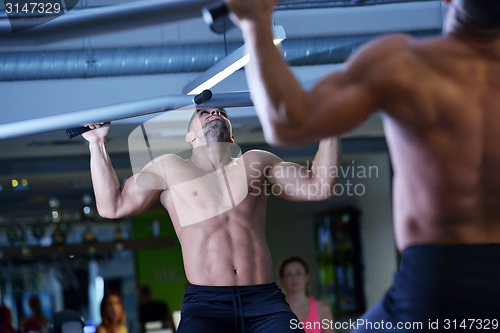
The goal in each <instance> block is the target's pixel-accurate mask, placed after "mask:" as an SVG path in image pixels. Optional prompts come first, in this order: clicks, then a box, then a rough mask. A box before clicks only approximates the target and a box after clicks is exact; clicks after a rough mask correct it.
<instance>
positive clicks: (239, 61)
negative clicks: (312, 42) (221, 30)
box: [182, 25, 286, 95]
mask: <svg viewBox="0 0 500 333" xmlns="http://www.w3.org/2000/svg"><path fill="white" fill-rule="evenodd" d="M273 36H274V39H273V41H274V45H278V44H279V43H281V42H282V41H283V40H284V39H285V38H286V34H285V30H284V29H283V26H281V25H278V26H274V27H273ZM249 60H250V55H249V54H248V53H247V52H246V50H245V45H243V46H241V47H240V48H238V49H237V50H235V51H234V52H232V53H231V54H229V55H228V56H227V57H225V58H224V59H222V60H221V61H219V62H218V63H216V64H215V65H213V66H212V67H210V68H209V69H207V70H206V71H205V72H204V73H203V74H201V75H200V76H198V77H197V78H196V79H194V80H193V81H191V82H190V83H188V84H187V85H186V86H185V87H184V89H182V93H183V94H188V95H197V94H199V93H201V92H202V91H203V90H205V89H210V88H212V87H213V86H215V85H216V84H217V83H219V82H221V81H222V80H224V79H225V78H226V77H228V76H229V75H231V74H233V73H234V72H236V71H237V70H238V69H240V68H242V67H243V66H245V65H246V64H247V63H248V61H249Z"/></svg>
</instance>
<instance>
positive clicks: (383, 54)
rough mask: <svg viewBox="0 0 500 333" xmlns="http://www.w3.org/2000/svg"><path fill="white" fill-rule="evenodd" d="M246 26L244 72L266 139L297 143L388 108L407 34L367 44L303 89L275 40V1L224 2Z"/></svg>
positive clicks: (335, 131) (343, 128)
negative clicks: (396, 62)
mask: <svg viewBox="0 0 500 333" xmlns="http://www.w3.org/2000/svg"><path fill="white" fill-rule="evenodd" d="M225 1H226V3H227V5H228V6H229V8H230V10H231V11H232V13H233V14H232V15H234V16H233V17H232V18H233V20H235V21H236V23H237V24H238V25H239V26H240V27H241V29H242V30H243V37H244V39H245V45H246V47H247V50H248V51H249V53H250V62H249V64H248V65H247V68H246V70H245V72H246V75H247V80H248V84H249V87H250V90H251V93H252V99H253V102H254V104H255V106H256V110H257V114H258V116H259V119H260V121H261V123H262V127H263V130H264V135H265V137H266V141H267V142H268V143H270V144H278V145H298V144H304V143H309V142H314V141H318V140H319V139H321V138H324V137H329V136H333V135H339V134H342V133H345V132H347V131H349V130H351V129H353V128H354V127H356V126H357V125H359V124H360V123H362V122H363V121H364V120H366V119H367V118H368V116H369V115H370V114H371V113H372V112H374V111H376V110H377V109H378V108H380V107H382V106H383V103H384V100H385V94H386V91H387V89H386V88H387V86H388V82H389V80H387V78H388V77H390V73H388V72H387V71H388V68H390V67H391V66H390V64H391V61H392V59H394V56H395V54H396V53H398V52H394V51H396V50H398V49H399V50H401V49H404V47H405V45H406V42H405V37H402V36H399V37H391V38H386V39H384V40H382V41H377V42H376V43H371V44H370V45H369V46H367V47H366V46H365V47H362V48H361V49H360V50H359V51H358V52H357V53H356V54H355V55H354V56H353V57H351V58H350V59H349V61H348V62H347V64H346V66H345V67H344V68H343V69H342V70H340V71H338V72H335V73H332V74H330V75H328V76H327V77H326V78H325V79H323V80H322V81H321V82H320V83H319V84H317V85H316V86H315V87H314V88H313V89H312V90H311V91H309V92H306V91H304V90H303V89H302V87H301V85H300V84H299V82H298V81H297V80H296V78H295V77H294V75H293V73H292V72H291V71H290V70H289V68H288V67H287V65H286V63H285V62H284V60H283V58H282V56H281V54H280V53H279V51H278V50H277V48H276V46H275V45H274V43H273V35H272V30H271V15H272V11H273V8H274V4H275V2H276V1H275V0H225Z"/></svg>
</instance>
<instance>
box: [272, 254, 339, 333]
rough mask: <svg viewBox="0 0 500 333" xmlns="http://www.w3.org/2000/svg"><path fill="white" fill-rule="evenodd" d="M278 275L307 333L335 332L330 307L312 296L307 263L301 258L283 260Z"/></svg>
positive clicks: (288, 300)
mask: <svg viewBox="0 0 500 333" xmlns="http://www.w3.org/2000/svg"><path fill="white" fill-rule="evenodd" d="M278 275H279V278H280V282H281V285H282V286H283V288H284V289H285V294H286V301H287V302H288V304H289V305H290V308H292V311H293V312H294V313H295V315H296V316H297V317H298V318H299V321H300V322H301V323H302V325H303V326H304V330H305V331H306V333H332V332H335V331H334V324H333V323H334V321H333V314H332V310H331V309H330V306H329V305H328V304H327V303H325V302H323V301H320V300H316V299H315V298H314V297H312V296H311V292H310V290H309V289H310V286H309V282H310V280H311V274H310V269H309V265H308V264H307V262H306V261H305V260H304V259H303V258H301V257H299V256H292V257H288V258H286V259H283V261H282V262H281V263H280V264H279V266H278ZM324 320H325V322H323V321H324ZM325 323H327V324H325ZM302 325H301V326H302Z"/></svg>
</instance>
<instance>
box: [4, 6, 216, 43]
mask: <svg viewBox="0 0 500 333" xmlns="http://www.w3.org/2000/svg"><path fill="white" fill-rule="evenodd" d="M213 2H214V0H189V1H186V0H144V1H136V2H130V3H124V4H119V5H112V6H103V7H98V8H93V9H88V10H82V11H69V12H67V13H66V14H64V15H61V16H59V17H57V18H56V19H53V20H51V21H49V22H47V18H38V19H36V18H35V19H30V20H20V21H19V23H17V24H29V25H30V26H33V27H32V28H29V29H27V30H24V31H19V32H17V33H14V32H13V29H12V26H11V22H9V20H0V46H13V45H38V44H43V43H50V42H56V41H62V40H67V39H71V38H78V37H83V36H89V35H97V34H102V33H109V32H114V31H122V30H126V29H131V28H138V27H145V26H149V25H154V24H163V23H168V22H175V21H182V20H186V19H191V18H196V17H201V9H202V8H203V7H204V6H206V5H208V4H210V3H213ZM36 20H39V22H40V23H42V22H46V23H43V24H40V25H37V26H34V25H35V24H36V22H37V21H36ZM23 22H24V23H23Z"/></svg>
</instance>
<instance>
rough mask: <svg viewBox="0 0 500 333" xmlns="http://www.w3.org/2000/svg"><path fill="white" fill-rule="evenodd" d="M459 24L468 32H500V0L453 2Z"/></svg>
mask: <svg viewBox="0 0 500 333" xmlns="http://www.w3.org/2000/svg"><path fill="white" fill-rule="evenodd" d="M453 1H454V3H455V8H456V9H455V16H456V20H457V23H458V24H459V25H460V27H461V28H462V29H464V30H466V31H469V32H473V33H477V32H482V33H487V32H490V31H492V30H500V1H499V0H453Z"/></svg>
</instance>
